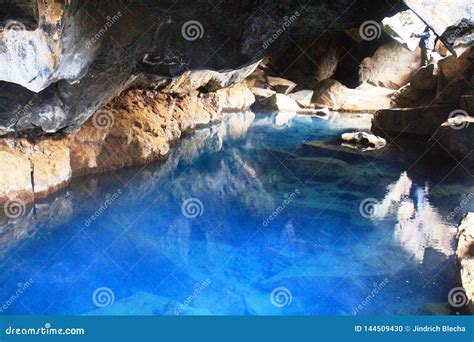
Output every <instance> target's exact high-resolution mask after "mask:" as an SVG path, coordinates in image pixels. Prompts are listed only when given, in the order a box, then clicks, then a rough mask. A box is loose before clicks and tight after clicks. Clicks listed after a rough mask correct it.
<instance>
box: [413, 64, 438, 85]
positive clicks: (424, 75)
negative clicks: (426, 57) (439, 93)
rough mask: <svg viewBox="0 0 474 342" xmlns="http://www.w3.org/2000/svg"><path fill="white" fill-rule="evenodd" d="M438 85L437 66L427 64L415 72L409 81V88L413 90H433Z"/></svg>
mask: <svg viewBox="0 0 474 342" xmlns="http://www.w3.org/2000/svg"><path fill="white" fill-rule="evenodd" d="M437 84H438V66H437V64H429V65H427V66H424V67H421V68H420V69H418V71H416V72H415V73H414V74H413V76H412V77H411V80H410V86H411V88H412V89H415V90H435V89H436V85H437Z"/></svg>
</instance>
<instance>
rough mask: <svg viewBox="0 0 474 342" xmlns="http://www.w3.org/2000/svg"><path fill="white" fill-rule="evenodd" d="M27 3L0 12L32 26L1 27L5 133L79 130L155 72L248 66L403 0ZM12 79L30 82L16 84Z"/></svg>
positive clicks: (0, 125)
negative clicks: (7, 100) (377, 3)
mask: <svg viewBox="0 0 474 342" xmlns="http://www.w3.org/2000/svg"><path fill="white" fill-rule="evenodd" d="M390 2H393V4H392V3H390ZM22 3H25V4H28V3H30V4H31V5H32V7H29V8H30V9H28V10H25V9H24V8H28V6H22V7H20V10H18V11H13V10H14V9H18V6H16V2H9V3H8V4H3V5H2V10H3V12H2V13H13V14H12V16H11V17H9V18H3V17H2V18H0V19H2V20H3V19H6V20H16V21H19V22H25V29H24V30H20V31H21V32H17V30H5V31H3V32H2V33H0V41H2V53H1V54H0V79H1V80H3V81H6V82H9V83H6V84H3V85H2V87H3V89H4V90H3V91H4V93H5V92H6V93H9V94H15V95H14V96H12V95H8V96H11V97H12V99H11V100H10V102H11V103H10V105H9V106H8V107H6V108H3V107H2V108H1V110H0V134H2V133H3V134H4V133H7V132H24V131H28V132H30V133H39V132H40V131H44V132H56V131H59V130H62V131H65V132H72V131H75V130H77V129H78V128H79V127H80V126H81V124H82V123H84V122H85V121H86V120H87V118H89V117H90V116H91V115H92V114H93V112H94V111H95V110H96V109H97V108H98V106H99V105H101V104H102V103H104V102H107V101H108V100H110V99H112V98H113V97H115V96H116V95H117V94H119V93H120V92H121V91H123V90H124V89H126V88H128V87H130V86H131V85H133V84H134V83H135V82H137V81H139V80H143V78H145V79H150V78H148V77H149V75H153V76H155V78H154V79H155V80H156V79H160V78H161V79H163V78H164V79H166V78H174V77H177V76H179V75H181V74H182V73H184V72H186V71H192V70H215V71H220V72H227V71H229V70H236V69H241V68H244V67H246V66H249V65H251V64H254V63H255V62H257V61H258V60H260V59H261V58H263V57H265V56H266V55H270V54H272V53H274V52H276V51H280V50H282V49H284V48H286V47H288V45H289V44H290V42H291V41H292V40H293V41H298V40H302V39H308V38H311V37H314V38H315V37H318V36H319V35H321V34H322V33H323V32H326V31H327V30H328V28H330V30H333V31H336V30H341V29H345V28H349V27H355V26H358V25H360V23H361V22H363V21H364V20H368V19H371V20H380V19H382V18H383V17H384V16H386V15H388V14H392V13H394V12H395V11H396V10H397V7H392V6H393V5H396V2H395V1H389V2H388V3H386V2H384V3H383V4H381V5H380V6H373V2H372V1H369V0H358V1H356V2H353V1H350V0H337V1H322V2H321V1H317V2H310V3H308V4H306V6H302V5H301V4H300V3H298V2H277V1H275V2H271V3H265V2H263V1H247V0H245V1H241V2H231V1H223V2H220V3H219V4H216V3H211V2H205V3H201V2H182V3H180V5H179V6H176V3H175V2H172V1H134V2H131V3H130V4H128V5H127V7H125V5H124V4H123V2H122V1H119V0H113V1H87V2H82V1H79V0H72V1H67V2H34V1H22ZM35 3H36V5H35ZM262 6H264V10H262ZM33 7H34V8H35V9H34V10H31V8H33ZM399 8H404V6H399ZM31 13H38V16H36V15H35V16H34V18H35V19H33V17H32V15H31ZM318 13H323V14H322V15H318ZM36 18H38V19H36ZM229 18H232V20H229ZM290 19H291V23H290V25H289V27H286V26H284V27H285V30H283V29H282V25H284V24H285V23H286V22H288V21H289V20H290ZM36 21H37V22H36ZM14 31H15V32H14ZM288 38H291V39H288ZM151 79H153V78H151ZM232 82H233V81H230V82H227V81H225V82H222V83H225V84H227V85H231V84H232ZM12 83H16V84H18V85H21V86H23V87H24V88H21V90H20V91H16V92H15V91H14V90H13V88H12V86H11V85H12ZM214 83H215V82H213V83H212V87H211V88H213V90H215V84H214ZM142 84H143V83H142ZM217 84H221V82H220V81H219V82H217ZM27 104H28V106H26V105H27ZM18 107H20V109H18Z"/></svg>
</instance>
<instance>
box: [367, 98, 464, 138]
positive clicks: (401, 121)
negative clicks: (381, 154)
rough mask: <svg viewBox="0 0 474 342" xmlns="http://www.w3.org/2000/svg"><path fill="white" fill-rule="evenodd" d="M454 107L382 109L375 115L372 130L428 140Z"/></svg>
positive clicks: (382, 133) (378, 132)
mask: <svg viewBox="0 0 474 342" xmlns="http://www.w3.org/2000/svg"><path fill="white" fill-rule="evenodd" d="M454 109H456V108H455V106H453V105H436V106H430V107H419V108H394V109H382V110H379V111H377V112H376V113H375V115H374V119H373V121H372V131H373V132H374V133H376V134H381V135H382V136H399V135H408V136H414V137H419V138H421V139H426V140H428V139H429V138H430V137H431V136H432V135H433V134H434V132H436V130H437V129H438V127H439V126H441V124H442V123H443V122H445V121H446V120H447V119H448V117H449V115H450V113H451V112H452V111H453V110H454Z"/></svg>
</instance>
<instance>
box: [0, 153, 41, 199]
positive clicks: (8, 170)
mask: <svg viewBox="0 0 474 342" xmlns="http://www.w3.org/2000/svg"><path fill="white" fill-rule="evenodd" d="M33 198H34V194H33V186H32V185H31V167H30V161H29V160H28V156H26V155H24V154H22V153H21V152H20V151H18V150H16V149H14V148H12V147H9V146H7V145H6V144H2V146H0V206H3V205H4V204H5V203H6V202H7V201H8V200H17V201H20V202H23V203H26V202H31V201H32V200H33Z"/></svg>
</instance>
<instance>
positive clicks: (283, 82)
mask: <svg viewBox="0 0 474 342" xmlns="http://www.w3.org/2000/svg"><path fill="white" fill-rule="evenodd" d="M267 83H268V84H269V86H270V87H271V88H272V90H274V91H276V92H277V93H280V94H285V95H287V94H289V93H291V91H292V90H293V89H294V88H295V87H296V83H294V82H291V81H290V80H287V79H284V78H281V77H272V76H267Z"/></svg>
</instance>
